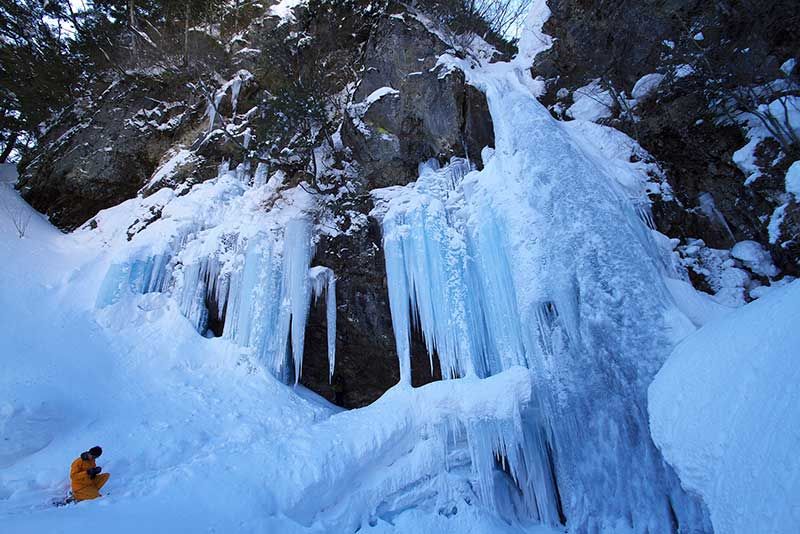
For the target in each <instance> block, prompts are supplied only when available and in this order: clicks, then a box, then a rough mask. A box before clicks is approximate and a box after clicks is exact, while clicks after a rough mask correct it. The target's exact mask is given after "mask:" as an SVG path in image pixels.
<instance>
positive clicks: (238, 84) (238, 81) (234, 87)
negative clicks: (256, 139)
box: [231, 73, 242, 115]
mask: <svg viewBox="0 0 800 534" xmlns="http://www.w3.org/2000/svg"><path fill="white" fill-rule="evenodd" d="M241 90H242V78H241V77H240V75H239V74H238V73H237V74H236V76H235V77H234V78H233V80H232V83H231V110H232V111H231V112H232V113H233V114H234V115H236V107H237V106H238V104H239V91H241Z"/></svg>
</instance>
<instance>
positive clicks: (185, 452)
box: [0, 167, 552, 533]
mask: <svg viewBox="0 0 800 534" xmlns="http://www.w3.org/2000/svg"><path fill="white" fill-rule="evenodd" d="M8 171H9V169H8V168H7V167H6V168H4V173H5V174H4V176H6V177H8ZM0 188H1V189H0V195H2V200H3V201H4V202H5V203H6V204H7V205H10V206H12V207H15V208H17V207H18V208H19V209H21V210H27V211H28V212H29V213H31V219H30V224H29V226H28V228H27V232H26V234H25V236H24V238H22V239H20V238H19V237H18V235H17V233H16V230H15V228H14V227H13V225H12V224H10V221H9V220H7V219H5V218H3V219H2V220H0V254H2V257H3V258H4V262H3V263H4V266H3V269H2V271H0V287H2V291H0V339H2V344H0V347H1V350H0V357H2V366H3V372H2V374H0V391H2V392H3V395H2V398H0V435H2V437H3V439H2V440H0V523H1V524H2V525H3V527H2V530H3V531H4V532H14V533H26V532H31V533H34V532H36V533H40V532H83V531H85V529H86V525H87V524H91V525H92V528H96V529H100V530H106V531H108V532H141V531H142V530H147V531H150V532H341V531H352V530H354V529H356V528H358V526H359V525H360V526H361V529H362V531H364V532H376V533H377V532H395V531H398V532H411V531H423V532H433V531H437V532H475V533H480V532H522V531H524V532H552V531H551V530H550V529H542V528H541V527H537V526H536V525H531V524H528V525H524V524H522V523H519V522H517V523H515V524H514V525H513V526H512V525H511V524H509V523H508V522H507V521H504V520H503V519H501V517H500V515H498V514H497V513H495V512H494V511H492V510H488V509H487V508H485V507H483V506H482V505H481V504H480V502H479V499H478V495H477V494H476V493H475V491H474V490H473V489H472V482H471V481H472V477H473V475H472V472H471V470H470V468H469V456H468V455H466V456H465V454H466V453H465V449H464V448H463V447H462V448H454V449H452V450H451V451H450V452H449V453H446V451H444V450H443V449H442V448H441V446H440V443H441V441H440V439H438V436H439V434H440V433H441V432H446V428H447V427H446V425H444V424H443V423H444V419H445V418H446V417H448V416H450V415H452V414H454V413H455V414H458V413H462V414H464V416H465V418H466V419H469V418H476V419H481V418H487V417H488V418H490V419H491V418H492V417H497V416H498V413H496V412H498V410H499V411H502V410H503V408H502V406H503V405H502V404H499V405H498V404H497V403H496V402H494V400H495V399H496V398H497V397H498V395H500V394H501V393H507V392H508V391H511V390H513V389H518V390H520V388H521V390H520V391H522V392H525V391H529V389H530V388H529V385H527V386H526V384H528V380H529V374H528V373H527V371H523V370H521V369H519V370H517V371H514V370H510V372H509V373H506V374H504V375H501V376H497V377H494V378H493V380H492V381H482V382H481V383H480V384H476V383H474V382H472V383H466V382H462V381H451V382H449V383H439V384H433V385H431V386H428V387H425V388H420V389H413V390H412V389H409V388H397V389H394V390H391V391H390V392H388V393H387V394H386V395H385V396H384V397H383V398H382V399H381V400H379V401H378V402H376V403H375V404H373V405H372V406H370V407H367V408H365V409H362V410H355V411H351V412H341V411H340V410H339V409H338V408H336V407H333V406H331V405H329V404H327V403H326V402H325V401H324V400H322V399H320V398H319V397H317V396H316V395H314V394H313V393H311V392H309V391H307V390H304V389H303V388H302V387H298V388H292V387H290V386H287V385H284V384H283V383H281V382H280V381H278V380H276V379H275V378H274V377H273V376H272V374H270V373H269V372H268V371H267V369H266V367H265V366H263V365H262V364H261V363H260V362H259V361H254V360H253V359H251V357H250V355H249V354H250V353H249V352H248V351H247V350H245V349H244V348H242V347H240V346H238V345H236V344H235V343H233V342H232V341H230V340H227V339H223V338H217V339H207V338H205V337H203V336H202V335H200V333H198V332H197V330H196V329H195V327H194V325H193V324H192V323H191V322H190V321H189V320H188V319H186V318H185V317H184V315H183V314H182V313H181V312H180V310H179V304H178V303H177V302H176V301H175V300H174V299H173V298H172V297H170V296H168V295H166V294H161V293H149V294H146V295H128V296H126V297H125V298H122V299H120V300H119V301H118V302H117V303H115V304H112V305H110V306H107V307H104V308H102V309H99V310H98V309H96V308H95V296H96V295H97V293H98V291H99V289H100V286H101V284H102V280H103V279H104V277H105V276H106V272H107V270H108V267H109V266H110V265H111V264H112V261H113V260H114V258H115V257H116V256H115V255H114V254H111V250H109V249H108V247H106V246H104V245H103V244H102V243H98V242H97V240H91V239H87V237H86V235H85V233H82V232H78V233H76V234H72V235H64V234H61V233H60V232H59V231H57V230H56V229H55V228H53V227H52V226H51V225H50V224H49V223H48V222H47V221H46V220H45V219H44V218H43V217H42V216H40V215H38V214H35V213H32V210H31V209H30V208H29V207H28V206H27V205H26V204H24V202H23V201H22V200H21V199H20V198H19V197H18V195H17V193H16V192H15V191H13V189H12V188H11V187H10V184H9V183H3V184H0ZM2 216H3V217H5V214H2ZM467 390H468V391H469V394H467ZM520 396H524V395H523V394H522V393H521V394H520ZM513 404H514V403H513V402H512V403H510V404H509V403H506V408H505V409H512V407H513V406H512V405H513ZM498 406H501V407H498ZM437 407H438V409H437ZM487 410H488V411H487ZM98 444H99V445H101V446H103V447H104V450H105V452H104V454H103V456H102V457H101V458H100V461H99V465H102V466H103V467H104V470H105V471H106V472H109V473H111V479H110V481H109V483H108V484H107V485H106V487H105V488H104V493H105V494H106V495H105V496H104V497H103V498H102V499H99V500H96V501H91V502H84V503H80V504H78V505H71V506H67V507H60V508H56V507H53V506H51V504H50V503H51V500H53V499H57V498H61V497H63V496H64V495H65V492H66V489H67V484H68V470H69V464H70V462H71V461H72V460H73V459H74V458H75V457H77V456H78V454H79V453H80V452H81V451H83V450H86V449H87V448H88V447H91V446H93V445H98ZM445 454H449V456H448V457H445ZM445 462H446V463H448V464H449V465H450V469H449V470H448V471H444V470H443V469H442V466H443V465H444V464H445Z"/></svg>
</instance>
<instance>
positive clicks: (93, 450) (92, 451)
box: [89, 446, 103, 458]
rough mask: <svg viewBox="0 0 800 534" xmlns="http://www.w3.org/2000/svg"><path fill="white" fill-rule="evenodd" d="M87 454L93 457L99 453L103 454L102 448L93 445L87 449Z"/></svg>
mask: <svg viewBox="0 0 800 534" xmlns="http://www.w3.org/2000/svg"><path fill="white" fill-rule="evenodd" d="M89 454H91V455H92V456H94V457H95V458H97V457H99V456H100V455H101V454H103V449H101V448H100V447H98V446H94V447H92V448H91V449H89Z"/></svg>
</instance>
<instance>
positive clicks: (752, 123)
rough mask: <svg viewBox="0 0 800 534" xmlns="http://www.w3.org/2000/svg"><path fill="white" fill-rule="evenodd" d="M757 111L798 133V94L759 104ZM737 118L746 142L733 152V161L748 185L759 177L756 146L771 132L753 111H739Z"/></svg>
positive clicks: (799, 133) (799, 98)
mask: <svg viewBox="0 0 800 534" xmlns="http://www.w3.org/2000/svg"><path fill="white" fill-rule="evenodd" d="M775 83H777V82H775ZM759 112H760V114H761V115H763V116H768V117H772V118H774V119H775V121H776V123H777V127H778V128H781V129H783V130H784V131H786V132H790V131H791V132H793V133H794V135H800V96H782V97H779V98H776V99H775V100H773V101H772V102H770V103H769V104H762V105H761V106H759ZM737 120H739V121H740V122H741V123H742V124H743V126H744V128H745V131H746V137H747V144H745V145H744V146H743V147H741V148H740V149H739V150H737V151H736V152H734V153H733V162H734V163H735V164H736V166H737V167H739V169H740V170H741V171H742V172H743V173H744V174H745V175H746V176H747V179H746V180H745V185H750V184H752V183H753V182H754V181H755V180H757V179H758V178H760V177H761V171H760V170H759V169H758V166H757V165H756V156H755V152H756V148H757V147H758V145H759V144H760V143H761V142H762V141H763V140H764V139H767V138H768V137H771V136H772V134H771V133H770V131H769V130H768V129H767V128H766V127H765V126H764V124H763V122H762V121H761V119H759V118H758V117H757V116H756V115H754V114H753V113H741V114H740V115H739V116H738V117H737Z"/></svg>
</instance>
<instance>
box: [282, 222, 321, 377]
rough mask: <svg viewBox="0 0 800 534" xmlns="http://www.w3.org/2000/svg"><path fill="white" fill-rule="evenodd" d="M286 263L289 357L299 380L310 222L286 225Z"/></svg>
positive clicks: (307, 302)
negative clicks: (289, 326)
mask: <svg viewBox="0 0 800 534" xmlns="http://www.w3.org/2000/svg"><path fill="white" fill-rule="evenodd" d="M284 240H285V243H286V264H285V267H284V268H285V271H284V283H285V284H286V286H287V287H288V291H287V297H288V300H289V308H290V310H291V334H292V359H293V360H294V382H295V384H297V383H298V382H299V381H300V373H301V372H302V369H303V343H304V341H305V337H306V320H307V319H308V308H309V305H310V303H311V291H310V289H311V288H310V285H311V284H310V283H309V280H308V265H309V263H311V257H312V256H313V255H314V248H313V244H312V243H311V225H310V224H309V223H308V221H306V220H304V219H293V220H291V221H289V223H288V224H287V225H286V231H285V234H284Z"/></svg>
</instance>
